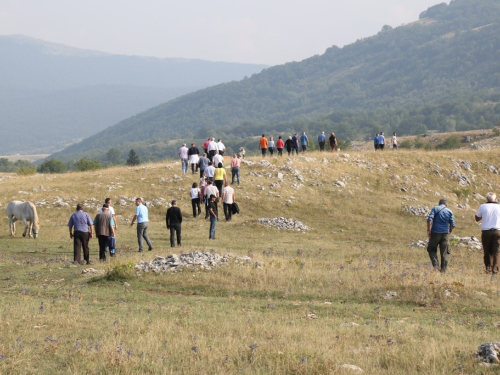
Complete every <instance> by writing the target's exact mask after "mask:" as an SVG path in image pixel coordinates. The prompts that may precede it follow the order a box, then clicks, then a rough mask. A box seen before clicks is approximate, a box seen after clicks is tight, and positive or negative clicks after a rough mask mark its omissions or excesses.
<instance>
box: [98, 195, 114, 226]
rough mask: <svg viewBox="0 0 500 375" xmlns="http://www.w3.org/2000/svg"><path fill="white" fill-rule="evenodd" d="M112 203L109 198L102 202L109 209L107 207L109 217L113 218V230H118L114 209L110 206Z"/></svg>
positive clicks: (100, 210) (100, 211)
mask: <svg viewBox="0 0 500 375" xmlns="http://www.w3.org/2000/svg"><path fill="white" fill-rule="evenodd" d="M112 203H113V202H112V201H111V198H106V199H105V200H104V204H107V205H108V206H109V207H108V212H109V213H110V214H111V216H113V221H114V222H115V229H118V224H117V223H116V216H115V209H114V208H113V207H112V206H111V204H112ZM98 213H100V214H102V207H100V208H99V212H98Z"/></svg>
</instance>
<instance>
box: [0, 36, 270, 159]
mask: <svg viewBox="0 0 500 375" xmlns="http://www.w3.org/2000/svg"><path fill="white" fill-rule="evenodd" d="M264 67H265V66H263V65H253V64H236V63H224V62H210V61H202V60H187V59H157V58H146V57H139V56H119V55H111V54H106V53H101V52H95V51H86V50H81V49H76V48H71V47H67V46H64V45H60V44H55V43H48V42H44V41H41V40H38V39H33V38H28V37H24V36H21V35H13V36H0V131H1V132H2V137H0V150H1V151H2V154H3V155H6V154H9V153H18V152H26V151H27V152H30V153H45V152H53V151H55V150H61V149H62V148H64V147H66V146H67V145H69V144H71V143H74V142H76V141H78V140H81V139H83V138H85V137H88V136H90V135H92V134H95V133H97V132H99V131H101V130H103V129H105V128H106V127H108V126H111V125H113V124H115V123H117V122H118V121H121V120H123V119H125V118H128V117H130V116H133V115H135V114H137V113H139V112H142V111H144V110H146V109H148V108H151V107H153V106H156V105H158V104H160V103H164V102H167V101H169V100H171V99H173V98H176V97H179V96H181V95H184V94H187V93H189V92H194V91H196V90H199V89H201V88H204V87H208V86H211V85H215V84H218V83H221V82H229V81H233V80H240V79H242V78H243V77H245V76H246V75H250V74H253V73H255V72H259V71H261V70H262V69H263V68H264Z"/></svg>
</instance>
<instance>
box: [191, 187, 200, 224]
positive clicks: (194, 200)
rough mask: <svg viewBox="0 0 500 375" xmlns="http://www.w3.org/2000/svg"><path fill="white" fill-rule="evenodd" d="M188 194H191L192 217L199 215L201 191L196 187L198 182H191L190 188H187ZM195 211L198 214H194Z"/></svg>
mask: <svg viewBox="0 0 500 375" xmlns="http://www.w3.org/2000/svg"><path fill="white" fill-rule="evenodd" d="M189 195H190V196H191V206H193V217H196V216H198V215H201V206H200V202H201V192H200V189H198V184H197V183H196V182H195V183H193V186H192V187H191V190H189ZM196 209H198V210H196ZM197 212H198V215H196V213H197Z"/></svg>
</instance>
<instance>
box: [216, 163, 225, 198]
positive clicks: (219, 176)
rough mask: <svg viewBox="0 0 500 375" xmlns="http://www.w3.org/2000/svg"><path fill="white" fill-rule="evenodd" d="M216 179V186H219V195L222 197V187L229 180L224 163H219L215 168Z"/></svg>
mask: <svg viewBox="0 0 500 375" xmlns="http://www.w3.org/2000/svg"><path fill="white" fill-rule="evenodd" d="M214 181H215V186H217V190H219V197H222V187H223V186H224V183H225V182H227V176H226V170H225V169H224V167H223V166H222V163H219V165H217V168H215V172H214Z"/></svg>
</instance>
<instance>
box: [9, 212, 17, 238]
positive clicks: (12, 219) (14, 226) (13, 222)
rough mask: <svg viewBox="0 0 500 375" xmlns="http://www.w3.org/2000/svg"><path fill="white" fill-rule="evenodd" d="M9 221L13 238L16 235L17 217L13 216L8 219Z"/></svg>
mask: <svg viewBox="0 0 500 375" xmlns="http://www.w3.org/2000/svg"><path fill="white" fill-rule="evenodd" d="M10 221H11V222H12V229H11V233H12V235H13V236H14V235H15V234H16V221H17V217H15V216H11V217H10Z"/></svg>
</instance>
